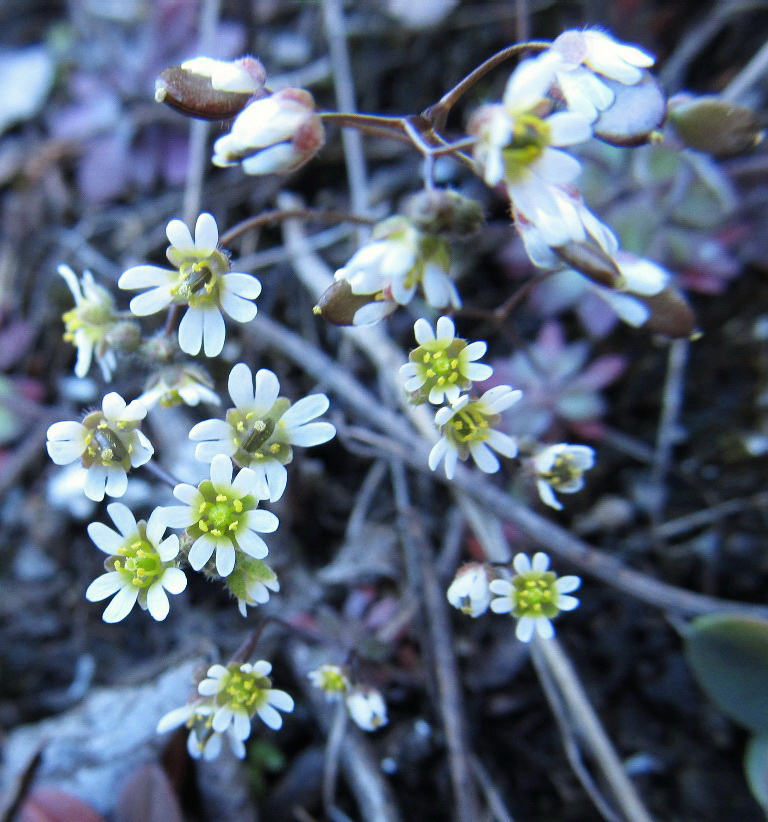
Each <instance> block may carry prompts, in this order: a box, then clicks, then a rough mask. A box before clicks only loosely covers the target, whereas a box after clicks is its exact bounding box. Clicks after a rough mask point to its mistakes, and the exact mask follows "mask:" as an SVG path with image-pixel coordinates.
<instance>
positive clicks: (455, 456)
mask: <svg viewBox="0 0 768 822" xmlns="http://www.w3.org/2000/svg"><path fill="white" fill-rule="evenodd" d="M458 460H459V452H458V450H457V449H456V448H453V447H450V443H449V447H448V450H447V451H446V454H445V476H446V477H448V479H453V475H454V474H455V473H456V463H457V462H458Z"/></svg>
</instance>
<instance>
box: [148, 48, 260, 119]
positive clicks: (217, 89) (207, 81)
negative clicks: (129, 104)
mask: <svg viewBox="0 0 768 822" xmlns="http://www.w3.org/2000/svg"><path fill="white" fill-rule="evenodd" d="M266 76H267V74H266V71H265V69H264V66H262V64H261V63H260V62H259V61H258V60H256V59H255V58H253V57H243V58H241V59H240V60H235V61H232V62H229V61H224V60H213V59H211V58H210V57H195V58H194V59H192V60H187V61H186V62H185V63H182V64H181V65H180V66H171V67H170V68H167V69H165V70H164V71H162V72H161V73H160V76H159V77H158V78H157V80H156V81H155V100H156V101H157V102H158V103H165V104H166V105H168V106H170V107H171V108H172V109H175V110H176V111H179V112H181V113H182V114H185V115H187V117H196V118H198V119H200V120H227V119H229V118H230V117H235V116H236V115H238V114H239V113H240V112H241V111H243V109H244V108H245V107H246V106H247V105H248V103H249V102H250V101H251V100H252V99H253V98H254V97H255V98H257V99H258V98H259V97H263V96H264V95H265V94H266V92H265V91H264V82H265V80H266Z"/></svg>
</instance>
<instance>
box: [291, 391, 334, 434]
mask: <svg viewBox="0 0 768 822" xmlns="http://www.w3.org/2000/svg"><path fill="white" fill-rule="evenodd" d="M327 410H328V397H326V396H325V394H310V395H309V396H308V397H304V399H301V400H299V401H298V402H297V403H294V404H293V405H292V406H291V407H290V408H289V409H288V410H287V411H286V412H285V414H283V416H282V417H281V418H280V423H285V425H286V426H288V428H295V427H296V426H298V425H303V424H304V423H305V422H309V421H310V420H313V419H315V417H319V416H320V415H321V414H324V413H325V412H326V411H327Z"/></svg>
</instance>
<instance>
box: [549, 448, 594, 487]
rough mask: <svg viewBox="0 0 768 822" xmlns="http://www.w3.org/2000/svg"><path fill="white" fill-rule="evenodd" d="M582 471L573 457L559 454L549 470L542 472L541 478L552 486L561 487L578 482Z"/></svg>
mask: <svg viewBox="0 0 768 822" xmlns="http://www.w3.org/2000/svg"><path fill="white" fill-rule="evenodd" d="M583 474H584V471H583V470H582V469H581V468H579V467H578V466H577V465H576V464H575V462H574V461H573V459H572V458H571V457H569V456H567V455H565V454H560V455H559V456H558V457H557V458H556V459H555V461H554V463H552V467H551V468H550V469H549V471H547V472H545V473H542V474H541V478H542V479H543V480H544V481H545V482H546V483H548V484H549V485H551V486H552V487H553V488H563V487H566V486H569V485H572V484H573V483H574V482H578V480H579V479H581V477H582V475H583Z"/></svg>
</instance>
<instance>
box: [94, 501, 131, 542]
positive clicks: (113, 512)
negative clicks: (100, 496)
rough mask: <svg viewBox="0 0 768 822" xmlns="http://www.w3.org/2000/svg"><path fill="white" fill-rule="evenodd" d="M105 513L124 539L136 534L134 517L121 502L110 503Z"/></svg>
mask: <svg viewBox="0 0 768 822" xmlns="http://www.w3.org/2000/svg"><path fill="white" fill-rule="evenodd" d="M107 513H108V514H109V516H110V518H111V519H112V522H114V523H115V525H116V526H117V530H118V531H119V532H120V533H121V534H122V535H123V536H124V537H130V536H133V535H134V534H135V533H136V532H137V530H138V526H137V525H136V517H134V516H133V514H132V513H131V511H130V509H129V508H128V506H127V505H123V503H122V502H112V503H110V504H109V505H108V506H107ZM95 524H97V523H94V525H95Z"/></svg>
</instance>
